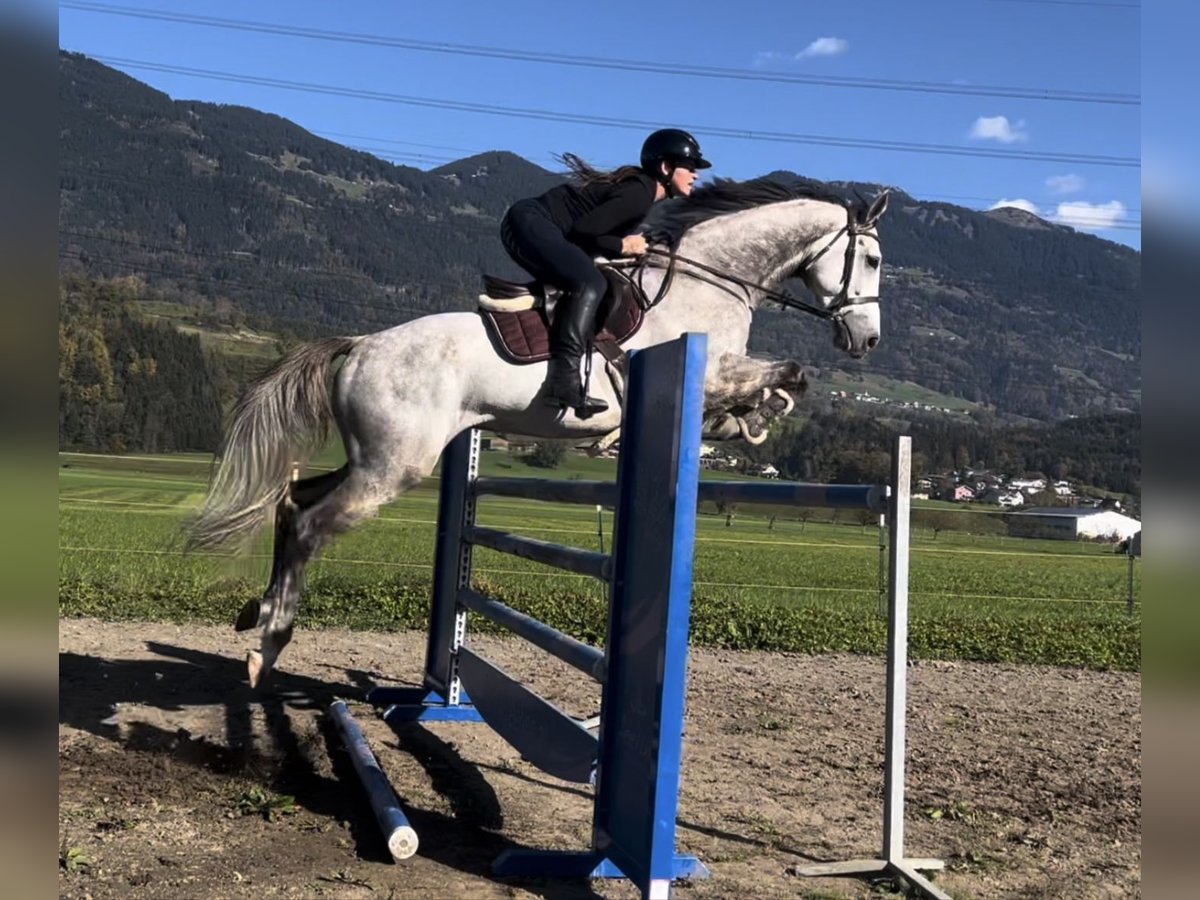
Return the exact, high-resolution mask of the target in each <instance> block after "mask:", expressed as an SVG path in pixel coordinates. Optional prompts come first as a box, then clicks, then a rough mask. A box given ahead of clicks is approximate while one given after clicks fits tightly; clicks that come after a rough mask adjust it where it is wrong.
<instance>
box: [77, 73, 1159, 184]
mask: <svg viewBox="0 0 1200 900" xmlns="http://www.w3.org/2000/svg"><path fill="white" fill-rule="evenodd" d="M94 58H95V59H97V60H99V61H101V62H104V63H108V64H110V65H115V66H125V67H127V68H131V69H145V70H149V71H154V72H165V73H169V74H173V75H186V76H190V77H194V78H205V79H211V80H215V81H228V82H233V83H236V84H255V85H259V86H262V87H273V88H278V89H280V90H288V91H298V92H301V93H309V94H325V95H329V96H335V97H353V98H356V99H362V100H372V101H377V102H381V103H394V104H400V105H405V106H416V107H424V108H429V109H445V110H452V111H455V112H467V113H476V114H483V115H492V116H503V117H508V118H519V119H534V120H540V121H548V122H565V123H569V124H579V125H598V126H602V127H607V128H625V129H631V130H635V131H643V132H645V131H652V130H653V129H655V128H656V127H658V123H655V122H647V121H642V120H636V119H625V118H616V117H613V116H593V115H583V114H579V113H564V112H556V111H553V110H543V109H529V108H523V107H511V106H496V105H492V104H486V103H467V102H462V101H457V100H441V99H437V98H434V97H417V96H412V95H406V94H392V93H387V92H384V91H367V90H360V89H357V88H344V87H338V86H336V85H324V84H312V83H308V82H302V81H293V80H290V79H281V78H264V77H260V76H255V75H242V74H239V73H236V72H222V71H217V70H214V69H197V68H191V67H187V66H174V65H167V64H163V63H154V62H149V61H146V60H137V59H129V58H126V57H115V56H96V57H94ZM681 127H684V128H686V129H688V130H689V131H694V132H698V133H700V134H704V135H709V136H715V137H727V138H739V139H743V140H752V141H765V142H771V143H785V144H811V145H816V146H825V147H843V148H846V149H848V150H885V151H890V152H900V153H924V154H932V155H939V156H968V157H977V158H983V159H1008V160H1019V161H1028V162H1057V163H1070V164H1074V165H1084V166H1111V167H1118V168H1138V167H1140V166H1141V161H1140V160H1139V159H1138V158H1137V157H1132V156H1107V155H1098V154H1088V153H1036V152H1030V151H1012V150H991V149H985V148H974V147H963V146H959V145H954V144H924V143H917V142H911V141H882V140H874V139H870V138H841V137H834V136H831V135H818V134H799V133H795V132H788V131H770V130H765V129H747V128H726V127H721V126H715V125H695V124H683V123H681Z"/></svg>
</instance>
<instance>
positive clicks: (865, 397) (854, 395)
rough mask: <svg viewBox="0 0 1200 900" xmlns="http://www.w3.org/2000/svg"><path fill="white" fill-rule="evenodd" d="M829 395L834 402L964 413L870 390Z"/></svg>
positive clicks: (830, 393)
mask: <svg viewBox="0 0 1200 900" xmlns="http://www.w3.org/2000/svg"><path fill="white" fill-rule="evenodd" d="M829 396H830V397H832V398H833V400H834V402H835V403H836V402H838V401H844V400H855V401H857V402H859V403H876V404H879V405H880V406H894V407H896V408H897V409H913V410H919V411H921V412H932V413H946V414H947V415H966V414H965V413H964V412H963V411H962V410H961V409H950V407H948V406H937V405H936V404H933V403H921V402H920V401H918V400H893V399H891V398H889V397H876V396H875V395H874V394H872V393H871V392H870V391H835V390H831V391H830V392H829Z"/></svg>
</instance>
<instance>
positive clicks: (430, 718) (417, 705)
mask: <svg viewBox="0 0 1200 900" xmlns="http://www.w3.org/2000/svg"><path fill="white" fill-rule="evenodd" d="M366 700H367V702H368V703H371V704H373V705H375V706H380V707H383V720H384V721H385V722H387V723H388V724H389V725H390V724H392V723H393V722H482V721H483V716H481V715H480V714H479V711H478V710H477V709H475V707H474V705H472V703H471V698H470V697H468V696H467V692H466V691H463V692H462V693H460V694H459V702H458V705H456V706H451V705H450V704H448V703H447V702H446V698H445V697H443V696H442V695H441V694H439V693H438V692H437V691H431V690H428V689H427V688H372V689H371V690H370V691H368V692H367V697H366Z"/></svg>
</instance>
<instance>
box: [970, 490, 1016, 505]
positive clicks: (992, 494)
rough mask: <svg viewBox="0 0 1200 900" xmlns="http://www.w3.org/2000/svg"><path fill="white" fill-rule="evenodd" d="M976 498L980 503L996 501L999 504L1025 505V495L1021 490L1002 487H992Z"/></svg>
mask: <svg viewBox="0 0 1200 900" xmlns="http://www.w3.org/2000/svg"><path fill="white" fill-rule="evenodd" d="M975 499H976V500H978V501H979V502H980V503H994V504H996V505H997V506H1023V505H1024V504H1025V495H1024V494H1022V493H1021V492H1020V491H1005V490H1001V489H1000V488H992V489H991V490H989V491H985V492H984V493H982V494H977V495H976V497H975Z"/></svg>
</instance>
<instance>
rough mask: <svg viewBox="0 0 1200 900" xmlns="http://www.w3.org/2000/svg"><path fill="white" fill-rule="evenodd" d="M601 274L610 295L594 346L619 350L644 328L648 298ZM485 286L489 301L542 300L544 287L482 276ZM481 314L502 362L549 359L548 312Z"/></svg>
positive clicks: (615, 276)
mask: <svg viewBox="0 0 1200 900" xmlns="http://www.w3.org/2000/svg"><path fill="white" fill-rule="evenodd" d="M600 271H601V272H603V273H604V277H605V278H607V279H608V293H607V294H605V296H604V302H602V303H601V304H600V310H599V312H598V313H597V314H596V326H597V328H596V337H595V343H596V344H609V345H615V346H620V345H621V344H623V343H625V341H627V340H629V339H630V338H631V337H633V336H634V335H635V334H637V331H638V329H639V328H641V327H642V318H643V317H644V315H645V312H644V308H645V295H644V294H643V293H642V291H641V289H640V288H639V287H638V286H637V285H636V284H634V283H633V282H632V281H630V280H629V279H628V278H626V277H625V275H623V274H621V273H620V272H617V271H616V270H614V269H610V268H608V267H605V266H602V267H601V268H600ZM483 284H484V290H485V291H486V292H487V294H488V296H490V297H496V298H505V297H517V296H521V295H523V294H529V293H532V294H534V295H535V296H541V287H540V285H537V284H522V283H521V282H515V281H505V280H504V279H501V278H495V277H493V276H491V275H485V276H483ZM479 314H480V315H481V316H483V321H484V324H485V325H486V326H487V331H488V336H489V337H491V339H492V345H493V346H494V347H495V348H496V352H497V353H499V354H500V356H501V358H502V359H505V360H507V361H508V362H511V363H517V364H518V365H527V364H529V363H537V362H544V361H545V360H547V359H549V358H550V322H549V319H547V317H546V310H545V308H543V307H538V308H536V309H523V310H519V311H517V312H494V311H492V310H485V309H481V310H479ZM598 349H600V348H598ZM608 355H609V354H608V353H605V356H608Z"/></svg>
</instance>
